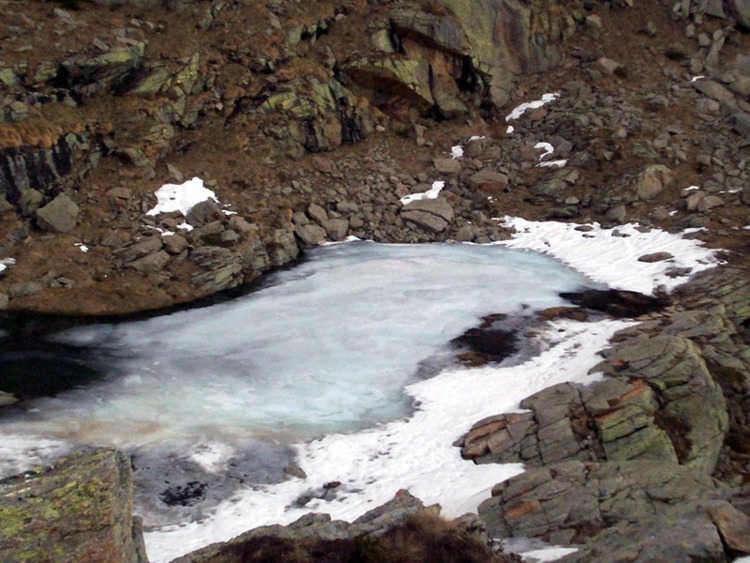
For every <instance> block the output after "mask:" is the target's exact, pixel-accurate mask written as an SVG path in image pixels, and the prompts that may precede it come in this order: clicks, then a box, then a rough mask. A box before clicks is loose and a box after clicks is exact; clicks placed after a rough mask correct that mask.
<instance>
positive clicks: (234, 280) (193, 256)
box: [190, 246, 243, 293]
mask: <svg viewBox="0 0 750 563" xmlns="http://www.w3.org/2000/svg"><path fill="white" fill-rule="evenodd" d="M190 261H191V262H194V263H195V264H197V265H198V266H200V267H201V268H203V270H204V271H202V272H196V273H194V274H193V275H192V276H190V283H191V284H192V285H193V286H194V287H196V288H198V289H200V290H201V291H203V292H205V293H216V292H217V291H222V290H224V289H230V288H232V287H237V286H238V285H240V284H241V283H242V279H243V276H242V256H241V255H240V254H239V253H237V252H235V251H232V250H229V249H227V248H221V247H218V246H202V247H200V248H197V249H195V250H193V252H191V253H190Z"/></svg>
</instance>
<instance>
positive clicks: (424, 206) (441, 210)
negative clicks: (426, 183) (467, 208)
mask: <svg viewBox="0 0 750 563" xmlns="http://www.w3.org/2000/svg"><path fill="white" fill-rule="evenodd" d="M453 217H454V214H453V208H452V207H451V206H450V204H449V203H448V202H447V201H445V200H444V199H440V198H438V199H420V200H417V201H412V202H411V203H409V204H407V205H406V206H404V208H403V209H402V210H401V218H402V219H403V220H404V221H406V222H407V223H411V224H412V225H414V226H416V227H417V228H421V229H424V230H426V231H428V232H430V233H441V232H443V231H444V230H445V229H447V228H448V226H449V225H450V224H451V223H452V222H453Z"/></svg>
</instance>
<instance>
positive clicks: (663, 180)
mask: <svg viewBox="0 0 750 563" xmlns="http://www.w3.org/2000/svg"><path fill="white" fill-rule="evenodd" d="M672 180H673V178H672V172H671V171H670V170H669V168H667V167H666V166H664V165H663V164H651V165H649V166H647V167H646V168H645V169H644V170H643V171H642V172H641V173H640V174H639V175H638V178H637V180H636V181H635V184H634V185H633V191H634V192H635V194H636V196H637V197H638V198H639V199H644V200H645V199H651V198H652V197H654V196H655V195H657V194H659V193H660V192H662V191H663V190H664V189H665V188H666V187H667V186H668V185H669V184H671V183H672Z"/></svg>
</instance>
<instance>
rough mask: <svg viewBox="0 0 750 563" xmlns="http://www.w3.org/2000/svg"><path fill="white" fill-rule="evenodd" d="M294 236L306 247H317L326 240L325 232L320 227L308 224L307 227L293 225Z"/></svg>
mask: <svg viewBox="0 0 750 563" xmlns="http://www.w3.org/2000/svg"><path fill="white" fill-rule="evenodd" d="M294 234H296V235H297V236H298V237H299V238H300V240H301V241H302V242H303V243H304V244H305V245H306V246H308V247H310V246H318V245H320V244H323V243H324V242H325V240H326V234H327V233H326V230H325V229H324V228H323V227H321V226H320V225H316V224H314V223H308V224H307V225H295V226H294Z"/></svg>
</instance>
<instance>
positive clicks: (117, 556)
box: [0, 449, 147, 563]
mask: <svg viewBox="0 0 750 563" xmlns="http://www.w3.org/2000/svg"><path fill="white" fill-rule="evenodd" d="M132 487H133V482H132V474H131V469H130V460H128V459H127V458H126V457H125V456H124V455H123V454H122V453H119V452H116V451H114V450H111V449H100V450H93V451H82V452H77V453H74V454H71V455H70V456H68V457H66V458H64V459H62V460H61V461H59V462H57V463H56V464H54V465H52V466H50V467H46V468H41V469H36V470H34V471H30V472H27V473H25V474H24V475H21V476H18V477H12V478H10V479H5V480H3V481H0V559H2V560H3V561H29V562H31V561H106V562H112V563H115V562H128V563H141V562H145V561H147V558H146V554H145V547H144V545H143V536H142V532H141V527H140V521H139V519H138V520H137V521H135V519H134V518H133V517H132V508H133V501H132Z"/></svg>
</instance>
